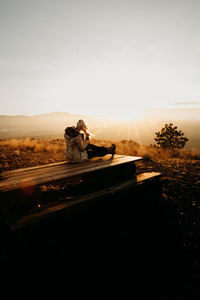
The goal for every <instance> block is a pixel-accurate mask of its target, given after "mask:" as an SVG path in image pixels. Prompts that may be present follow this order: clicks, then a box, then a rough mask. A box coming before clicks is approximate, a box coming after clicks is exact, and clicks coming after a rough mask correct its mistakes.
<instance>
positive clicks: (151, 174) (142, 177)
mask: <svg viewBox="0 0 200 300" xmlns="http://www.w3.org/2000/svg"><path fill="white" fill-rule="evenodd" d="M161 176H162V173H158V172H147V173H142V174H140V175H138V176H137V183H138V184H139V183H142V182H144V181H147V180H151V179H155V178H159V177H161Z"/></svg>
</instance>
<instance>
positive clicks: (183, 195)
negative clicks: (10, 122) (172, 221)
mask: <svg viewBox="0 0 200 300" xmlns="http://www.w3.org/2000/svg"><path fill="white" fill-rule="evenodd" d="M64 150H65V149H64V147H63V144H62V145H61V146H60V148H59V149H58V151H55V152H54V151H48V150H45V149H41V150H37V151H35V150H34V148H33V147H32V148H31V147H30V148H28V147H26V148H24V149H23V148H20V149H19V148H15V147H8V146H5V145H1V146H0V168H1V170H11V169H17V168H24V167H31V166H36V165H40V164H48V163H54V162H60V161H64V160H65V151H64ZM136 171H137V173H138V174H139V173H142V172H148V171H155V172H161V173H162V174H163V178H164V179H166V181H165V184H164V194H163V196H164V197H165V199H166V201H170V202H171V203H173V204H174V206H175V207H176V211H177V218H178V223H179V225H180V228H181V230H182V232H183V239H184V258H183V260H184V265H183V268H185V272H186V273H187V274H186V275H185V277H184V280H183V282H182V286H180V288H179V289H180V291H179V295H178V298H176V299H191V300H193V299H194V300H195V299H200V160H194V159H188V160H186V159H179V158H167V159H161V158H156V157H154V158H149V157H146V158H145V159H144V160H142V161H138V162H137V163H136ZM169 214H170V211H169ZM163 299H164V298H163Z"/></svg>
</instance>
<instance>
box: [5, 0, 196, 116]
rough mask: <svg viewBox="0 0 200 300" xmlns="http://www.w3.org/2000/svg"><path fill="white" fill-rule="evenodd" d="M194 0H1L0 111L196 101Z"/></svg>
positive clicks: (126, 111) (121, 112)
mask: <svg viewBox="0 0 200 300" xmlns="http://www.w3.org/2000/svg"><path fill="white" fill-rule="evenodd" d="M199 83H200V1H199V0H196V1H195V0H187V1H186V0H167V1H166V0H137V1H136V0H54V1H53V0H17V1H16V0H0V114H9V115H14V114H26V115H35V114H40V113H48V112H53V111H66V112H71V113H82V114H111V113H114V114H116V115H118V116H122V117H123V118H126V117H127V118H132V117H133V118H135V116H136V115H140V114H141V115H142V113H143V112H144V110H146V109H148V108H160V107H161V108H163V107H164V108H165V107H166V108H169V107H170V106H171V107H174V105H175V106H176V105H177V107H193V108H195V107H200V84H199Z"/></svg>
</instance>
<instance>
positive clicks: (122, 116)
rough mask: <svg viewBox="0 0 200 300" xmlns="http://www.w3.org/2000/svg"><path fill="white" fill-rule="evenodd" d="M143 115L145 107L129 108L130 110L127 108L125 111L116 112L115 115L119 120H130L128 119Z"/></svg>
mask: <svg viewBox="0 0 200 300" xmlns="http://www.w3.org/2000/svg"><path fill="white" fill-rule="evenodd" d="M144 115H145V109H141V108H139V109H138V108H136V109H134V108H131V109H130V111H128V110H127V111H120V112H118V113H116V114H115V117H116V118H117V119H118V120H120V121H124V122H126V121H127V122H130V121H137V120H140V119H142V118H143V117H144Z"/></svg>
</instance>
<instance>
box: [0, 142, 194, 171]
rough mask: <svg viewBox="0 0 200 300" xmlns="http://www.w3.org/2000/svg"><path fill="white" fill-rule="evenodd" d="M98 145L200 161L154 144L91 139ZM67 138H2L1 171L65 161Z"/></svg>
mask: <svg viewBox="0 0 200 300" xmlns="http://www.w3.org/2000/svg"><path fill="white" fill-rule="evenodd" d="M91 143H94V144H96V145H99V146H110V144H111V143H115V144H116V146H117V147H116V153H117V154H123V155H133V156H142V157H143V158H144V159H146V160H148V159H150V160H157V159H161V160H166V159H173V158H179V159H185V160H200V153H199V152H196V151H192V150H191V151H186V150H169V149H162V148H159V147H156V146H155V145H142V144H139V143H136V142H134V141H133V140H121V141H109V140H96V139H93V140H91ZM65 159H66V157H65V140H64V139H38V138H24V139H1V140H0V168H1V169H3V170H11V169H17V168H23V167H29V166H36V165H41V164H48V163H53V162H59V161H64V160H65Z"/></svg>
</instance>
